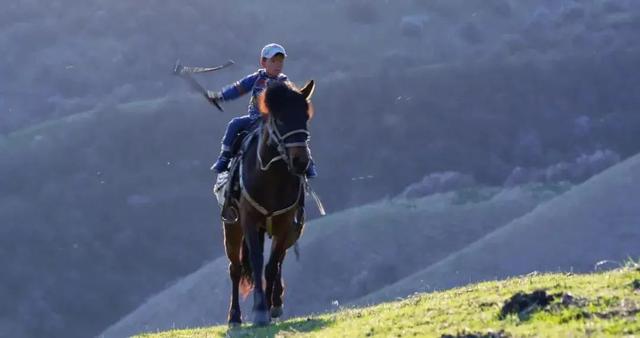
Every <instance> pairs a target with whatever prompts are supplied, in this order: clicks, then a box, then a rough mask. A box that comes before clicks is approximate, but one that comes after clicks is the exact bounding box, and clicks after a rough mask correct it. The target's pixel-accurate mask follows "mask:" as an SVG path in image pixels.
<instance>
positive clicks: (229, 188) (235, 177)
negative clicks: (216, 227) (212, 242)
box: [213, 122, 305, 228]
mask: <svg viewBox="0 0 640 338" xmlns="http://www.w3.org/2000/svg"><path fill="white" fill-rule="evenodd" d="M259 125H260V123H259V122H256V123H253V124H252V125H251V126H250V127H249V129H248V130H245V131H242V132H240V133H238V135H237V137H236V139H235V141H234V143H233V146H232V147H231V154H232V158H231V161H230V163H229V171H225V172H223V173H220V174H218V177H217V179H216V183H215V185H214V187H213V193H214V195H215V196H216V199H217V200H218V204H219V205H220V209H221V214H220V217H221V219H222V221H223V222H225V223H237V222H238V219H239V217H240V213H239V210H238V203H239V201H240V196H241V194H242V187H241V186H240V162H241V161H242V155H243V154H244V151H245V149H246V148H247V147H248V145H249V143H250V142H251V140H252V138H253V137H257V136H259V135H258V134H259ZM304 195H305V194H304V193H303V194H302V198H301V200H300V201H299V204H298V210H297V212H296V219H295V222H296V224H297V225H298V226H299V227H300V228H302V226H303V225H304V219H305V216H304V205H305V203H304V202H305V198H304Z"/></svg>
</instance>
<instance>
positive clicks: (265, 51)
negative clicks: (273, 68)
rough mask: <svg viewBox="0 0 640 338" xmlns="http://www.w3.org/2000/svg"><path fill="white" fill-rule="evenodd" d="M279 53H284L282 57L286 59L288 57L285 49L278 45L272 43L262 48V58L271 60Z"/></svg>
mask: <svg viewBox="0 0 640 338" xmlns="http://www.w3.org/2000/svg"><path fill="white" fill-rule="evenodd" d="M278 53H282V55H284V56H285V57H286V56H287V52H285V50H284V47H282V46H280V45H279V44H277V43H270V44H268V45H266V46H264V48H262V52H261V53H260V56H261V57H263V58H267V59H271V58H272V57H274V56H275V55H276V54H278Z"/></svg>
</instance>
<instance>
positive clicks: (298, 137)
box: [260, 80, 315, 175]
mask: <svg viewBox="0 0 640 338" xmlns="http://www.w3.org/2000/svg"><path fill="white" fill-rule="evenodd" d="M314 88H315V83H314V81H313V80H311V81H309V82H308V83H307V84H306V85H305V86H304V87H303V88H302V89H300V90H298V89H296V88H295V87H294V86H293V85H292V84H290V83H282V82H273V83H271V84H269V86H268V87H267V89H266V90H265V92H264V94H263V95H262V96H261V97H262V99H261V100H260V101H261V102H260V111H261V112H262V113H263V115H264V116H265V118H266V119H267V128H268V130H269V134H270V140H271V142H275V143H276V146H277V147H278V148H279V149H278V151H279V152H280V154H281V155H282V156H283V157H284V160H285V161H286V162H287V166H288V167H289V170H290V171H292V173H293V174H296V175H302V174H303V173H304V172H305V171H306V169H307V167H308V166H309V160H310V156H309V148H308V141H309V135H310V134H309V126H308V124H309V119H311V117H312V116H313V107H312V105H311V96H312V95H313V90H314Z"/></svg>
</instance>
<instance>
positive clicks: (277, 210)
mask: <svg viewBox="0 0 640 338" xmlns="http://www.w3.org/2000/svg"><path fill="white" fill-rule="evenodd" d="M314 87H315V84H314V82H313V81H310V82H309V83H307V84H306V85H305V86H304V88H302V89H301V90H297V89H296V88H295V87H293V85H291V84H285V83H280V82H278V83H274V84H271V85H269V86H268V87H267V89H266V90H265V92H264V94H263V95H262V96H261V97H260V100H259V105H260V108H261V109H260V110H261V111H262V112H263V118H262V121H261V122H260V126H259V127H258V130H257V131H256V132H255V134H252V135H250V136H248V139H247V140H246V142H245V145H244V146H243V149H242V157H241V160H240V164H239V166H240V168H239V172H240V174H239V176H240V177H239V179H240V187H241V196H240V198H239V201H238V216H239V217H238V220H237V222H235V223H227V222H225V223H224V240H225V241H224V243H225V249H226V253H227V257H228V258H229V261H230V262H231V263H230V264H229V276H230V277H231V282H232V294H231V306H230V308H229V318H228V322H229V326H231V327H233V326H237V325H240V324H241V322H242V320H241V313H240V304H239V299H238V296H239V291H242V293H243V294H244V295H245V296H246V295H248V293H249V292H250V291H251V289H252V288H253V323H254V325H260V326H262V325H267V324H269V322H270V320H271V318H278V317H280V315H282V296H283V293H284V287H283V284H282V262H283V260H284V258H285V255H286V251H287V249H288V248H290V247H291V246H292V245H293V244H294V243H295V242H296V241H297V240H298V238H299V237H300V235H301V233H302V220H300V219H299V218H301V217H300V216H299V215H300V214H299V213H298V210H300V208H301V207H302V203H303V201H304V180H305V178H304V173H305V170H306V168H307V166H308V165H309V161H310V156H309V150H308V147H307V144H308V138H309V131H308V121H309V119H310V117H311V115H312V113H313V110H312V107H311V103H310V98H311V95H312V94H313V90H314ZM265 233H267V234H268V235H269V236H270V237H271V238H272V245H271V254H270V256H269V261H268V262H267V265H266V267H265V274H264V275H265V281H266V283H265V284H266V285H265V286H264V287H263V280H262V266H263V260H264V258H263V252H264V235H265ZM241 288H242V290H240V289H241Z"/></svg>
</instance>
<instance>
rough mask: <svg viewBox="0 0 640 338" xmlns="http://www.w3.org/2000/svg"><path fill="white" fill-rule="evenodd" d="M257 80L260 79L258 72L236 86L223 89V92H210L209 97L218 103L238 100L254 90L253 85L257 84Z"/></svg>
mask: <svg viewBox="0 0 640 338" xmlns="http://www.w3.org/2000/svg"><path fill="white" fill-rule="evenodd" d="M257 78H258V73H257V72H256V73H253V74H250V75H247V76H246V77H244V78H243V79H242V80H240V81H237V82H235V83H234V84H231V85H228V86H225V87H224V88H222V91H219V92H214V91H208V92H207V95H208V96H209V98H210V99H212V100H216V101H229V100H234V99H237V98H239V97H241V96H242V95H244V94H246V93H248V92H250V91H251V89H252V88H253V84H254V83H255V82H256V79H257Z"/></svg>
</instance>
